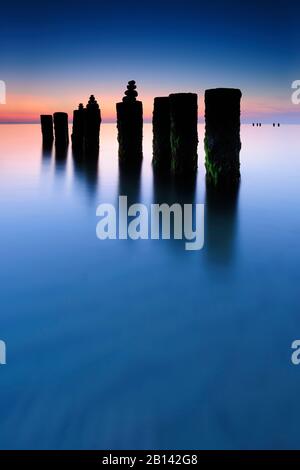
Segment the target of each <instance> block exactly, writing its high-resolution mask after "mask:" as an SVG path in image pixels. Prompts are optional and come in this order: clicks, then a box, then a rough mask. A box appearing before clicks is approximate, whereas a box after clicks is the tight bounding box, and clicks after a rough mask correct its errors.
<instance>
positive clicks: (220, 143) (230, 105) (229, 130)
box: [204, 88, 242, 186]
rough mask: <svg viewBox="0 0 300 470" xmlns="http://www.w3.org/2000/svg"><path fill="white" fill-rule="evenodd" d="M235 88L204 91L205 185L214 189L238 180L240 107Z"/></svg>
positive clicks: (239, 95)
mask: <svg viewBox="0 0 300 470" xmlns="http://www.w3.org/2000/svg"><path fill="white" fill-rule="evenodd" d="M241 97H242V93H241V91H240V90H239V89H234V88H216V89H211V90H206V91H205V139H204V147H205V166H206V175H207V180H208V182H212V183H213V184H214V185H215V186H216V185H222V184H229V185H231V184H232V183H237V182H238V181H239V179H240V149H241V139H240V114H241V111H240V103H241Z"/></svg>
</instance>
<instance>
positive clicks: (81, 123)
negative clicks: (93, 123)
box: [72, 103, 85, 151]
mask: <svg viewBox="0 0 300 470" xmlns="http://www.w3.org/2000/svg"><path fill="white" fill-rule="evenodd" d="M84 135H85V109H84V107H83V104H82V103H80V105H79V106H78V109H75V110H74V112H73V130H72V144H73V147H74V148H75V149H77V150H81V151H82V150H83V145H84Z"/></svg>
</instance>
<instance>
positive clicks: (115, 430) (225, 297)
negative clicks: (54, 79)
mask: <svg viewBox="0 0 300 470" xmlns="http://www.w3.org/2000/svg"><path fill="white" fill-rule="evenodd" d="M151 132H152V129H151V125H150V124H146V125H145V127H144V160H143V165H142V169H141V173H140V174H135V175H133V176H132V175H131V176H128V175H127V174H124V173H123V172H122V171H121V172H120V171H119V168H118V161H117V139H116V128H115V125H113V124H103V125H102V127H101V150H100V158H99V164H98V165H97V164H95V163H91V164H90V165H86V164H84V163H83V162H82V161H80V160H79V161H78V159H74V158H73V156H72V152H71V149H69V152H68V155H67V156H64V155H62V154H57V153H56V152H55V150H54V149H53V150H52V151H49V152H47V151H44V152H43V150H42V143H41V137H40V129H39V126H38V125H1V126H0V220H1V244H0V277H1V279H0V289H1V310H0V339H3V340H5V342H6V345H7V364H6V365H4V366H0V447H1V448H21V449H31V448H37V449H38V448H41V449H48V448H51V449H77V448H78V449H81V448H95V449H114V448H118V449H122V448H124V449H126V448H128V449H138V448H147V449H150V448H156V449H157V448H161V449H176V448H190V449H191V448H194V449H211V448H219V449H220V448H221V449H223V448H224V449H231V448H234V449H249V448H268V449H273V448H282V449H285V448H299V447H300V444H299V436H298V428H299V423H300V401H299V387H300V366H299V367H297V366H294V365H292V364H291V353H292V350H291V343H292V341H293V340H294V339H299V338H300V308H299V306H300V305H299V304H300V300H299V285H300V268H299V266H300V244H299V235H300V215H299V200H300V183H299V181H300V128H299V126H282V127H280V128H273V127H271V126H263V127H262V128H256V127H255V128H252V127H251V126H242V136H241V137H242V144H243V148H242V152H241V163H242V166H241V171H242V182H241V186H240V188H239V193H238V194H236V196H233V197H231V198H228V200H223V201H220V200H219V199H216V198H215V197H214V195H213V194H211V193H207V192H206V189H205V180H204V164H203V160H204V151H203V132H204V130H203V125H199V170H198V176H197V181H196V182H195V184H193V183H190V184H189V185H188V187H186V188H182V187H181V186H178V185H177V184H175V183H174V182H168V181H165V180H164V179H161V178H157V177H156V176H154V175H153V171H152V167H151V139H152V134H151ZM65 157H66V158H65ZM119 194H123V195H128V198H129V200H130V201H132V202H143V203H145V204H147V205H148V204H151V203H152V202H153V201H154V202H169V203H171V202H199V203H203V202H204V203H205V245H204V248H203V250H201V251H190V252H188V251H185V249H184V242H183V241H178V240H175V241H174V240H152V241H151V240H138V241H133V240H106V241H100V240H99V239H97V238H96V224H97V221H98V219H97V217H96V207H97V205H98V204H99V203H101V202H107V203H113V204H117V201H118V196H119Z"/></svg>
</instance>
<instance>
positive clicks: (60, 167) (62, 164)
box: [54, 145, 68, 172]
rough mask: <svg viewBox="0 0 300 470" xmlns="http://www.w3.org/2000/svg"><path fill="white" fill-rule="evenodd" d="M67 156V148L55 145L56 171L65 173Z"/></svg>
mask: <svg viewBox="0 0 300 470" xmlns="http://www.w3.org/2000/svg"><path fill="white" fill-rule="evenodd" d="M67 156H68V146H64V145H62V146H59V145H55V150H54V160H55V169H56V171H58V172H60V171H65V168H66V164H67Z"/></svg>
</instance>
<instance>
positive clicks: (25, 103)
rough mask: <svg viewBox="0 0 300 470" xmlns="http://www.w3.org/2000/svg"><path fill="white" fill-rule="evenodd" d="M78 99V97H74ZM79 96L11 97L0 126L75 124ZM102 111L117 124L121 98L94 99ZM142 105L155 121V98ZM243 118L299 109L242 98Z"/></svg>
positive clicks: (2, 109) (143, 98)
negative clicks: (44, 119) (63, 116)
mask: <svg viewBox="0 0 300 470" xmlns="http://www.w3.org/2000/svg"><path fill="white" fill-rule="evenodd" d="M74 95H75V93H74ZM76 95H77V96H73V93H72V94H68V95H67V96H60V97H55V98H53V97H51V98H50V97H45V96H38V95H26V94H8V96H7V101H6V103H7V104H6V105H0V122H20V123H27V122H28V123H30V122H38V121H39V119H40V115H41V114H53V113H54V112H56V111H64V112H67V113H68V115H69V120H70V121H71V120H72V117H73V110H74V109H77V106H78V104H79V102H80V101H83V103H84V104H86V102H87V101H88V95H87V96H86V98H85V99H83V96H82V94H81V100H80V99H79V98H78V96H79V97H80V94H79V93H77V94H76ZM164 95H166V93H156V94H155V96H164ZM95 96H96V99H97V100H98V103H99V104H100V107H101V114H102V119H103V121H104V122H105V121H107V122H114V121H115V120H116V111H115V105H116V103H117V102H118V101H120V96H117V95H115V94H106V95H104V96H100V97H99V96H97V94H96V95H95ZM139 98H140V99H141V101H142V102H143V109H144V119H145V120H151V119H152V109H153V99H154V96H150V95H146V96H145V95H143V96H139ZM198 106H199V119H200V120H202V119H203V118H204V96H203V95H200V94H199V95H198ZM241 107H242V113H241V114H242V116H241V118H242V119H243V118H246V119H249V118H252V117H253V118H254V116H255V115H257V114H259V115H261V116H267V115H277V114H279V113H291V114H295V113H296V112H299V111H298V109H295V108H296V107H295V106H293V105H292V104H291V103H288V104H287V103H286V102H282V101H279V100H277V101H276V100H271V98H265V99H263V98H261V97H259V98H258V97H251V98H250V97H245V96H244V97H243V98H242V105H241Z"/></svg>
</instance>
